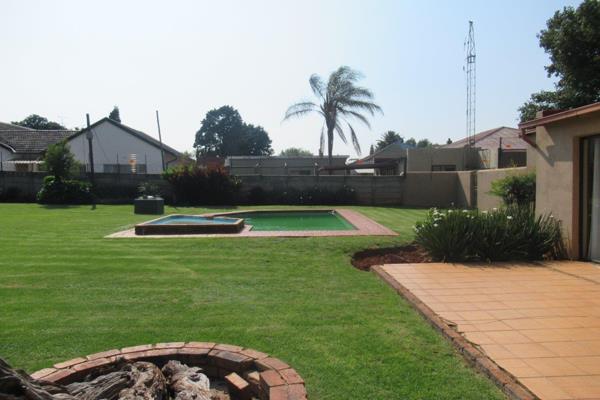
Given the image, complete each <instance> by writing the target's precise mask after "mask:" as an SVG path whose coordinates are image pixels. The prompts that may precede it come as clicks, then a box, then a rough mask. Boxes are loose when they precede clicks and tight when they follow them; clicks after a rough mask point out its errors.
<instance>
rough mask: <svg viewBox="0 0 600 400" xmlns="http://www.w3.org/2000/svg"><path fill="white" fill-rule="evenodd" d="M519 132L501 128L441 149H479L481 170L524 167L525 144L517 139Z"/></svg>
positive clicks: (525, 159)
mask: <svg viewBox="0 0 600 400" xmlns="http://www.w3.org/2000/svg"><path fill="white" fill-rule="evenodd" d="M519 133H520V131H519V130H518V129H515V128H509V127H506V126H501V127H499V128H494V129H489V130H487V131H483V132H479V133H477V134H475V135H474V136H473V137H472V138H471V139H470V140H467V138H464V139H461V140H457V141H456V142H453V143H450V144H446V145H443V146H441V147H440V148H442V149H464V148H468V147H471V148H477V149H479V157H480V160H481V168H482V169H488V168H509V167H524V166H525V165H526V164H527V148H528V147H529V145H528V144H527V142H525V141H524V140H522V139H521V138H520V137H519Z"/></svg>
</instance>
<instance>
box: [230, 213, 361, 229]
mask: <svg viewBox="0 0 600 400" xmlns="http://www.w3.org/2000/svg"><path fill="white" fill-rule="evenodd" d="M227 216H230V217H235V218H241V219H243V220H244V223H245V224H246V225H250V226H251V227H252V230H253V231H351V230H355V229H356V228H355V227H354V225H352V224H351V223H350V222H348V221H347V220H346V219H345V218H344V217H342V216H341V215H340V214H339V213H337V212H335V211H333V210H319V211H253V212H240V213H230V214H227Z"/></svg>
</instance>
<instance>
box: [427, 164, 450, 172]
mask: <svg viewBox="0 0 600 400" xmlns="http://www.w3.org/2000/svg"><path fill="white" fill-rule="evenodd" d="M431 171H433V172H439V171H456V165H453V164H438V165H432V166H431Z"/></svg>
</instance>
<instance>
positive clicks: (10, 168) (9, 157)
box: [0, 146, 15, 171]
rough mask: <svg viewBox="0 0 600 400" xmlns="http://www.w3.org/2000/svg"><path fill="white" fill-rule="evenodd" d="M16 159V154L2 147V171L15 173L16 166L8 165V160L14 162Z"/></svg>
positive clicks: (0, 151)
mask: <svg viewBox="0 0 600 400" xmlns="http://www.w3.org/2000/svg"><path fill="white" fill-rule="evenodd" d="M13 158H14V154H13V153H12V152H11V151H10V150H8V149H7V148H5V147H4V146H0V161H2V171H14V170H15V166H14V164H10V163H7V161H8V160H12V159H13Z"/></svg>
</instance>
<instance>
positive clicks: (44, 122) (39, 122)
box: [11, 114, 67, 130]
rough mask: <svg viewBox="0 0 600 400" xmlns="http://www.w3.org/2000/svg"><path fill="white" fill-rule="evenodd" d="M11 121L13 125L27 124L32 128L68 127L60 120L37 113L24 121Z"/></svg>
mask: <svg viewBox="0 0 600 400" xmlns="http://www.w3.org/2000/svg"><path fill="white" fill-rule="evenodd" d="M11 123H12V124H13V125H19V126H25V127H27V128H31V129H55V130H59V129H67V128H65V127H64V126H62V125H61V124H59V123H58V122H53V121H48V119H47V118H44V117H42V116H40V115H37V114H31V115H30V116H28V117H27V118H25V119H24V120H22V121H13V122H11Z"/></svg>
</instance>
